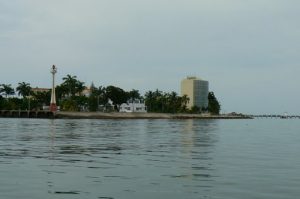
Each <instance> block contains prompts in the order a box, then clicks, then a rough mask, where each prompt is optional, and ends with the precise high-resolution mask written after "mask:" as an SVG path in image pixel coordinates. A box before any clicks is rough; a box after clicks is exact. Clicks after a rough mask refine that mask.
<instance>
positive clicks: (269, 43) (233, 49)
mask: <svg viewBox="0 0 300 199" xmlns="http://www.w3.org/2000/svg"><path fill="white" fill-rule="evenodd" d="M299 8H300V1H299V0H249V1H248V0H180V1H179V0H51V1H48V0H0V53H1V58H0V69H1V72H0V83H9V84H13V85H14V86H15V85H16V84H17V83H18V82H20V81H25V82H30V83H31V86H33V87H36V86H39V87H50V85H51V82H50V80H51V76H50V72H49V71H50V67H51V66H52V64H55V65H57V67H58V77H57V80H58V82H59V83H60V82H61V78H62V77H64V76H66V75H67V74H71V75H76V76H77V77H78V78H79V79H80V80H81V81H84V82H85V83H86V84H87V85H90V84H91V82H92V81H93V82H94V84H95V85H96V86H100V85H104V86H107V85H115V86H119V87H121V88H123V89H125V90H131V89H133V88H134V89H138V90H140V91H141V92H142V93H144V92H145V91H147V90H154V89H156V88H158V89H160V90H163V91H173V90H174V91H176V92H178V93H179V92H180V81H181V80H182V79H183V78H185V77H186V76H187V75H194V76H198V77H201V78H203V79H205V80H208V81H209V83H210V90H211V91H214V92H215V95H216V96H217V98H218V99H219V101H220V102H221V104H222V111H225V112H231V111H236V112H243V113H284V112H288V113H300V106H299V105H300V92H299V85H300V78H299V74H300V56H299V55H300V23H299V19H300V12H299Z"/></svg>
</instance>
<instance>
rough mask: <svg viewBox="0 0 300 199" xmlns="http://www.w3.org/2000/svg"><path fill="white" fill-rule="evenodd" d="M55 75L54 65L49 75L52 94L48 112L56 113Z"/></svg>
mask: <svg viewBox="0 0 300 199" xmlns="http://www.w3.org/2000/svg"><path fill="white" fill-rule="evenodd" d="M56 73H57V68H56V67H55V65H53V66H52V69H51V74H52V92H51V101H50V111H52V112H56V111H57V106H56V95H55V74H56Z"/></svg>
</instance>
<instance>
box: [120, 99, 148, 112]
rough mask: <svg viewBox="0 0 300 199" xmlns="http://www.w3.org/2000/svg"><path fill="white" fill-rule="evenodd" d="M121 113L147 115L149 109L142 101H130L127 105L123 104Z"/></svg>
mask: <svg viewBox="0 0 300 199" xmlns="http://www.w3.org/2000/svg"><path fill="white" fill-rule="evenodd" d="M120 112H126V113H133V112H137V113H146V112H147V107H146V105H145V102H142V101H140V100H134V101H132V100H129V101H128V102H127V103H123V104H121V106H120Z"/></svg>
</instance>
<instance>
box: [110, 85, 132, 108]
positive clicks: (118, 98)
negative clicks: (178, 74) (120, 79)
mask: <svg viewBox="0 0 300 199" xmlns="http://www.w3.org/2000/svg"><path fill="white" fill-rule="evenodd" d="M106 95H107V97H108V98H109V99H110V100H111V101H112V102H113V105H114V106H115V108H116V110H117V111H118V110H119V107H120V105H121V104H123V103H126V102H127V100H128V95H127V93H126V92H125V91H124V90H123V89H121V88H119V87H115V86H108V87H107V88H106Z"/></svg>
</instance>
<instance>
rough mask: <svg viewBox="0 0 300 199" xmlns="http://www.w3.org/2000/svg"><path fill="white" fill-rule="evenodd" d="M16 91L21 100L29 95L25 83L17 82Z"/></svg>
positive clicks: (27, 84)
mask: <svg viewBox="0 0 300 199" xmlns="http://www.w3.org/2000/svg"><path fill="white" fill-rule="evenodd" d="M16 91H18V95H21V96H22V97H23V98H26V97H27V96H29V95H30V94H31V87H30V84H29V83H25V82H19V83H18V87H17V88H16Z"/></svg>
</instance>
